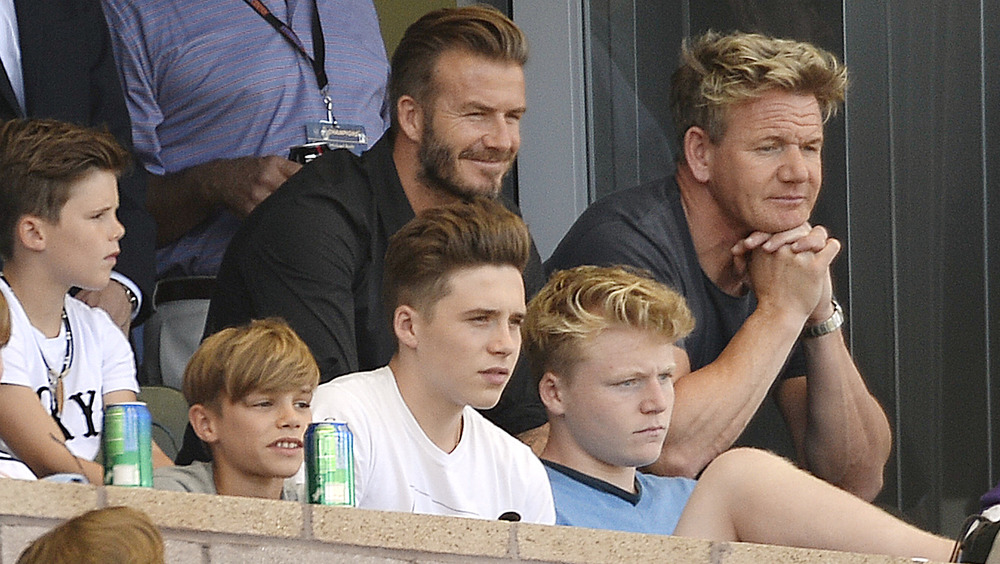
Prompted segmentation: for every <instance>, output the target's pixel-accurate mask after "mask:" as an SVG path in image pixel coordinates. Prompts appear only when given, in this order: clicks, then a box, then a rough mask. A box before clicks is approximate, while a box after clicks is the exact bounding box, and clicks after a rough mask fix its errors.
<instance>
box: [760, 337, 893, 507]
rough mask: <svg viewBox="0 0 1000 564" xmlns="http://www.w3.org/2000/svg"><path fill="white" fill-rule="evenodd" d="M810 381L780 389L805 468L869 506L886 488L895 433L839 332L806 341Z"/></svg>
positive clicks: (801, 380) (797, 381) (783, 408)
mask: <svg viewBox="0 0 1000 564" xmlns="http://www.w3.org/2000/svg"><path fill="white" fill-rule="evenodd" d="M803 346H804V348H805V354H806V363H807V374H808V375H807V376H806V377H805V378H793V379H791V380H788V381H786V382H784V383H783V384H782V386H781V387H780V388H779V390H778V405H779V407H780V408H781V411H782V413H783V414H784V416H785V420H786V421H787V422H788V427H789V429H790V430H791V431H792V438H793V439H794V441H795V446H796V450H797V451H798V453H799V459H800V461H801V463H802V464H803V465H804V466H805V467H806V468H808V469H809V470H810V471H811V472H812V473H813V474H815V475H816V476H818V477H820V478H822V479H824V480H826V481H828V482H830V483H832V484H834V485H836V486H839V487H840V488H842V489H845V490H847V491H849V492H851V493H853V494H855V495H857V496H858V497H860V498H862V499H865V500H868V501H871V500H872V499H874V498H875V496H876V495H878V493H879V491H880V490H881V489H882V482H883V473H884V470H885V463H886V461H887V460H888V459H889V451H890V449H891V447H892V433H891V431H890V429H889V421H888V419H887V418H886V415H885V412H884V411H883V410H882V407H881V406H880V405H879V404H878V402H877V401H876V400H875V398H874V397H873V396H872V395H871V392H869V390H868V387H867V385H866V384H865V382H864V379H863V378H862V377H861V374H860V373H859V371H858V369H857V366H856V365H855V364H854V360H853V359H852V358H851V356H850V353H849V352H848V350H847V347H846V345H845V344H844V338H843V335H842V334H841V331H839V330H838V331H834V332H833V333H830V334H828V335H824V336H822V337H817V338H814V339H805V340H804V343H803Z"/></svg>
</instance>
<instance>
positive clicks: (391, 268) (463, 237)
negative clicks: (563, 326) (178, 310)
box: [383, 198, 531, 316]
mask: <svg viewBox="0 0 1000 564" xmlns="http://www.w3.org/2000/svg"><path fill="white" fill-rule="evenodd" d="M530 253H531V236H530V235H529V234H528V227H527V226H526V225H525V224H524V221H523V220H522V219H521V218H520V217H518V216H517V215H516V214H514V213H513V212H511V211H510V210H508V209H507V208H505V207H503V205H502V204H500V203H499V202H498V201H496V200H493V199H488V198H476V199H474V200H472V201H470V202H468V203H461V202H459V203H454V204H449V205H446V206H441V207H436V208H430V209H428V210H426V211H424V212H423V213H421V214H420V215H418V216H417V217H415V218H413V219H412V220H410V222H409V223H407V224H406V225H404V226H403V228H402V229H400V230H399V231H398V232H396V234H395V235H393V236H392V237H391V238H390V239H389V248H388V250H386V253H385V274H384V278H383V290H384V296H385V305H386V309H387V311H388V312H389V314H390V316H392V315H393V312H394V311H395V309H396V308H397V307H398V306H400V305H403V304H406V305H409V306H411V307H414V308H416V309H418V310H420V311H421V312H423V313H424V314H426V315H428V316H431V315H432V309H433V307H434V305H435V304H436V303H437V302H438V300H440V299H441V298H443V297H444V296H446V295H448V291H449V289H448V275H449V274H451V273H452V272H453V271H455V270H457V269H459V268H465V267H473V266H483V265H495V266H504V265H506V266H513V267H514V268H516V269H517V270H518V271H520V272H524V267H525V265H526V264H527V263H528V256H529V254H530Z"/></svg>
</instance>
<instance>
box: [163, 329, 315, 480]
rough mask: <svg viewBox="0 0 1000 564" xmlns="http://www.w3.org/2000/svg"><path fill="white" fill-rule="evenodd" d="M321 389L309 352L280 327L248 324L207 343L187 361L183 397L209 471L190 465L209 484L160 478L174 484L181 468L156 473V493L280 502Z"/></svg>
mask: <svg viewBox="0 0 1000 564" xmlns="http://www.w3.org/2000/svg"><path fill="white" fill-rule="evenodd" d="M318 384H319V368H318V366H317V365H316V361H315V360H313V356H312V354H311V353H310V352H309V348H308V347H307V346H306V344H305V343H304V342H303V341H302V339H300V338H299V336H298V335H296V334H295V332H294V331H293V330H292V329H291V328H290V327H289V326H288V325H287V324H286V323H285V322H284V321H282V320H278V319H264V320H258V321H253V322H251V323H250V324H248V325H244V326H241V327H231V328H229V329H224V330H222V331H220V332H218V333H216V334H214V335H212V336H211V337H208V338H207V339H205V341H204V342H203V343H202V344H201V346H200V347H199V348H198V350H197V351H196V352H195V353H194V355H193V356H192V357H191V360H190V362H188V365H187V368H186V370H185V371H184V384H183V391H184V397H185V398H186V399H187V402H188V405H189V406H190V408H189V410H188V418H189V420H190V422H191V427H192V428H193V430H194V432H195V433H196V434H197V435H198V437H199V438H200V439H201V440H202V442H204V443H205V445H206V446H207V447H208V449H209V450H210V451H211V453H212V462H211V465H210V470H211V471H210V472H209V471H208V469H209V465H208V463H195V465H202V466H203V467H204V468H205V473H206V474H207V475H209V476H211V477H212V483H211V484H205V486H207V487H205V488H198V487H180V488H178V487H174V488H169V486H168V485H167V484H166V482H167V481H170V480H166V479H164V476H165V475H166V476H171V475H173V476H174V478H176V476H177V474H178V473H181V472H184V470H183V469H184V468H186V467H175V468H174V469H164V470H163V471H162V472H158V473H157V475H156V477H157V478H159V479H158V480H156V487H158V488H164V489H182V490H184V491H202V492H205V493H209V492H212V491H214V492H215V493H220V494H225V495H240V496H247V497H262V498H271V499H279V498H281V497H282V490H283V482H284V479H285V478H288V477H291V476H292V475H294V474H295V472H296V471H297V470H298V469H299V467H300V466H301V465H302V459H303V448H302V447H303V443H302V439H303V435H304V434H305V430H306V427H307V426H308V425H309V422H310V421H311V420H312V413H311V411H310V402H311V401H312V395H313V391H314V390H315V389H316V386H317V385H318ZM174 483H175V485H176V484H177V483H176V480H174ZM181 485H183V484H181ZM285 498H286V499H287V498H288V496H287V495H286V496H285Z"/></svg>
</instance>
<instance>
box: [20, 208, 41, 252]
mask: <svg viewBox="0 0 1000 564" xmlns="http://www.w3.org/2000/svg"><path fill="white" fill-rule="evenodd" d="M48 225H49V222H47V221H45V220H44V219H42V218H40V217H38V216H35V215H25V216H22V217H21V219H19V220H18V221H17V225H16V226H15V228H14V233H15V237H16V238H17V240H16V241H15V242H18V243H20V244H21V246H22V247H24V248H26V249H28V250H30V251H44V250H45V241H46V233H47V231H46V227H47V226H48Z"/></svg>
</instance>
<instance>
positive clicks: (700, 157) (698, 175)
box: [684, 125, 715, 183]
mask: <svg viewBox="0 0 1000 564" xmlns="http://www.w3.org/2000/svg"><path fill="white" fill-rule="evenodd" d="M714 148H715V146H714V145H713V144H712V140H711V139H709V137H708V132H707V131H705V130H704V129H702V128H700V127H698V126H696V125H692V126H691V127H689V128H688V130H687V132H686V133H685V134H684V158H685V159H686V160H687V164H688V168H690V169H691V174H692V176H694V178H695V180H697V181H698V182H701V183H705V182H708V181H709V180H711V178H712V175H711V165H712V158H713V157H714V151H713V150H714Z"/></svg>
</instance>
